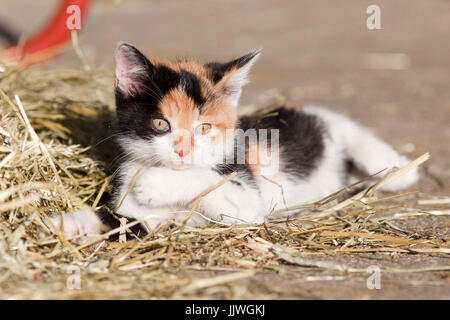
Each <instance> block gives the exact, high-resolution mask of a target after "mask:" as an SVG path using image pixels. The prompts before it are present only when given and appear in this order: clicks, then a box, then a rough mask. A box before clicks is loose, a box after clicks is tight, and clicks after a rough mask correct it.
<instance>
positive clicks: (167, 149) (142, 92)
mask: <svg viewBox="0 0 450 320" xmlns="http://www.w3.org/2000/svg"><path fill="white" fill-rule="evenodd" d="M259 54H260V50H258V51H255V52H252V53H249V54H247V55H245V56H243V57H241V58H238V59H235V60H232V61H230V62H227V63H208V64H201V63H198V62H195V61H176V62H171V61H166V60H162V59H158V58H146V57H145V56H144V55H143V54H142V53H140V52H139V51H138V50H137V49H136V48H135V47H133V46H131V45H129V44H126V43H121V44H119V46H118V48H117V51H116V82H115V94H116V105H117V116H118V121H119V130H120V132H121V138H120V140H121V142H122V145H123V147H124V148H125V151H126V152H127V153H128V154H129V155H130V156H131V157H132V158H133V159H135V160H139V161H142V162H146V163H149V164H150V163H151V164H158V165H162V166H167V167H170V168H174V169H183V168H186V167H191V166H214V165H215V164H217V163H220V162H221V161H222V160H223V157H224V152H226V150H227V149H228V148H231V147H233V142H232V138H233V137H232V135H230V132H232V131H233V129H234V128H235V126H236V123H237V112H236V108H237V104H238V100H239V97H240V95H241V92H242V86H243V85H244V84H246V83H247V75H248V72H249V70H250V67H251V66H252V64H253V63H254V62H255V61H256V58H257V57H258V56H259Z"/></svg>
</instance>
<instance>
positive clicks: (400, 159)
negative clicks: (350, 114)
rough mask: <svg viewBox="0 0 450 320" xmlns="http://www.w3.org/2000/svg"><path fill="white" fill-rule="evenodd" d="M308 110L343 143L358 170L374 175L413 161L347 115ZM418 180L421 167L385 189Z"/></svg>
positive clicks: (400, 187)
mask: <svg viewBox="0 0 450 320" xmlns="http://www.w3.org/2000/svg"><path fill="white" fill-rule="evenodd" d="M305 111H307V112H311V113H313V114H315V115H316V116H318V117H319V118H320V119H322V120H323V121H324V122H325V123H326V125H327V129H328V131H329V134H330V135H331V137H332V139H333V143H339V144H341V147H342V149H343V150H344V152H345V153H346V155H347V157H348V160H350V161H351V162H352V163H353V164H354V165H355V166H356V168H357V169H358V170H361V171H363V172H365V173H367V174H369V175H372V174H375V173H377V172H380V171H382V170H384V169H390V168H392V167H398V168H401V167H403V166H405V165H406V164H408V163H409V162H410V159H408V158H407V157H405V156H402V155H400V154H399V153H398V152H397V151H395V150H394V149H393V148H392V147H391V146H390V145H388V144H387V143H386V142H384V141H382V140H381V139H379V138H378V137H376V136H375V135H374V134H373V133H372V132H370V131H369V130H368V129H367V128H364V127H362V126H360V125H359V124H357V123H355V122H353V121H351V120H350V119H348V118H346V117H344V116H343V115H340V114H337V113H335V112H332V111H330V110H327V109H322V108H316V107H307V108H305ZM418 180H419V172H418V169H417V168H414V169H413V170H411V171H409V172H408V173H405V174H404V175H402V176H400V177H398V178H397V179H395V180H393V181H392V182H390V183H388V184H386V185H385V186H383V187H382V188H381V190H382V191H392V192H394V191H398V190H401V189H406V188H408V187H410V186H412V185H413V184H415V183H416V182H417V181H418Z"/></svg>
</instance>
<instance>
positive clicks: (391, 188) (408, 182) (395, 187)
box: [380, 156, 419, 192]
mask: <svg viewBox="0 0 450 320" xmlns="http://www.w3.org/2000/svg"><path fill="white" fill-rule="evenodd" d="M410 162H411V160H410V159H408V158H407V157H404V156H399V158H398V160H397V161H396V163H395V164H393V165H392V166H396V167H398V168H402V167H404V166H406V165H407V164H408V163H410ZM392 166H391V167H392ZM417 181H419V170H418V168H417V167H415V168H414V169H412V170H411V171H409V172H407V173H405V174H403V175H401V176H400V177H398V178H396V179H395V180H392V181H391V182H389V183H388V184H386V185H385V186H383V187H382V188H380V190H381V191H387V192H396V191H399V190H402V189H406V188H409V187H411V186H412V185H413V184H415V183H416V182H417Z"/></svg>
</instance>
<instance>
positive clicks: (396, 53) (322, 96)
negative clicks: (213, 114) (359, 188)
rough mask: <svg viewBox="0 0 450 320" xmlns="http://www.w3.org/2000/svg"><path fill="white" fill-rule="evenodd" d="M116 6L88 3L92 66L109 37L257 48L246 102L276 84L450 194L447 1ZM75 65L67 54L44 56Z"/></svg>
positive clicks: (213, 50) (220, 52) (388, 260)
mask: <svg viewBox="0 0 450 320" xmlns="http://www.w3.org/2000/svg"><path fill="white" fill-rule="evenodd" d="M123 2H124V3H123V4H122V5H121V6H119V7H118V8H117V9H116V10H115V11H113V13H112V14H111V16H109V17H108V19H107V20H106V22H105V23H104V24H101V25H100V27H96V26H95V23H96V21H98V20H99V17H100V16H101V15H102V13H104V12H105V8H107V7H108V6H107V5H106V3H107V2H106V1H103V2H100V3H97V4H96V5H95V7H94V10H93V13H92V14H91V16H90V21H89V23H88V25H87V26H86V28H85V33H84V35H87V36H88V37H87V38H86V39H85V43H84V45H83V47H84V49H85V50H86V53H87V55H88V60H89V61H90V63H91V64H92V65H94V66H96V67H104V68H111V67H112V63H113V60H112V59H113V50H114V47H115V45H116V43H117V41H119V40H123V41H127V42H131V43H133V44H135V45H136V46H137V47H139V48H140V49H142V51H144V52H145V53H148V54H151V55H162V56H166V57H180V56H190V57H197V58H198V59H200V60H201V61H209V60H213V59H217V60H225V59H230V58H232V57H236V56H239V55H241V54H244V53H246V52H247V51H250V50H252V49H254V48H259V47H263V48H264V51H263V55H262V57H261V59H260V60H259V61H258V63H257V64H256V65H255V67H254V71H253V74H252V83H251V84H250V85H249V86H248V88H247V89H246V90H245V93H244V96H243V103H244V104H248V103H251V102H252V101H254V99H255V97H256V96H257V95H259V94H262V93H264V92H266V91H267V90H269V89H274V88H275V89H278V90H279V91H280V92H282V93H283V94H284V95H286V96H287V97H288V99H289V101H290V102H292V103H298V104H302V105H304V104H308V103H314V104H320V105H327V106H329V107H330V108H332V109H335V110H338V111H340V112H342V113H344V114H346V115H349V116H350V117H352V118H354V119H357V120H359V121H360V122H361V123H363V124H365V125H367V126H369V127H371V128H373V129H374V130H375V131H376V132H377V133H378V134H379V135H380V136H381V137H383V138H384V139H386V140H387V141H389V142H390V143H392V144H393V145H394V146H395V147H396V148H397V149H398V150H400V151H402V152H403V153H407V154H409V155H410V157H415V156H418V155H420V154H422V153H424V152H426V151H430V152H431V155H432V159H431V160H430V161H429V163H428V164H427V165H426V166H425V167H424V169H423V170H422V181H421V183H420V184H419V186H418V187H417V188H418V189H419V190H420V191H422V192H425V193H430V194H433V195H436V194H441V195H450V90H449V89H450V2H449V1H444V0H433V1H431V0H430V1H422V0H398V1H389V0H383V1H382V0H377V1H372V0H371V1H365V0H347V1H345V2H342V1H334V0H328V1H314V0H305V1H286V0H284V1H267V0H246V1H236V0H230V1H218V0H208V1H172V0H171V1H167V0H166V1H156V0H154V1H143V0H140V1H137V0H135V1H130V0H127V1H123ZM53 3H55V1H48V2H46V1H42V2H41V1H39V2H37V1H25V0H17V1H16V0H0V6H6V8H7V9H6V10H0V17H1V18H5V17H6V18H8V19H9V21H11V22H14V23H16V24H20V27H21V28H22V30H26V29H28V30H31V29H32V27H33V26H34V25H37V24H38V23H39V22H40V21H42V20H43V17H44V16H45V14H46V13H48V12H50V11H51V9H49V8H46V7H47V6H48V7H51V5H52V4H53ZM375 3H376V4H378V5H380V7H381V24H382V29H381V30H368V29H367V28H366V18H367V14H366V8H367V6H368V5H370V4H375ZM24 4H26V5H27V10H23V8H24ZM35 12H38V13H39V14H38V15H37V16H36V15H35V14H34V13H35ZM25 22H26V23H25ZM79 65H80V64H79V61H78V59H77V58H76V56H75V55H74V53H72V52H68V53H66V54H65V55H63V56H61V57H59V58H58V59H57V60H55V61H52V62H51V63H50V64H48V66H49V67H54V66H77V67H79ZM425 169H426V170H425ZM407 224H408V227H410V228H416V229H417V230H429V231H430V232H438V231H439V232H442V233H443V236H444V237H445V238H449V231H448V219H447V220H446V219H445V218H442V219H438V220H436V221H434V220H433V221H431V220H427V221H424V220H420V219H412V220H411V221H410V222H408V223H407ZM339 259H341V260H343V261H345V262H346V263H349V264H352V265H360V266H365V265H368V264H372V262H373V260H376V261H378V263H380V264H381V265H383V266H391V265H394V266H397V267H408V266H417V267H426V266H433V265H449V264H450V263H449V257H448V256H442V255H440V256H430V255H406V256H396V257H395V258H394V257H393V256H391V255H375V254H361V255H351V256H345V255H343V256H340V257H339ZM267 277H268V276H261V277H260V279H258V281H261V282H262V283H264V284H265V285H266V286H268V287H271V288H272V287H275V288H276V289H274V290H277V291H280V290H281V291H284V292H285V297H286V298H385V299H391V298H446V299H448V298H450V284H449V275H448V273H434V274H427V275H421V276H409V277H410V278H409V280H408V281H407V282H406V283H408V284H405V283H403V284H400V283H399V282H398V281H400V280H401V279H404V277H406V276H402V277H403V278H402V277H400V276H398V275H397V276H396V275H388V276H386V277H387V278H386V279H388V280H389V279H390V280H389V281H388V283H389V284H388V285H387V286H386V287H383V289H382V290H378V291H369V290H367V289H366V287H365V284H364V282H362V281H358V280H355V282H345V283H342V282H339V281H316V282H308V283H306V282H305V283H300V282H302V279H304V277H305V275H303V274H302V275H294V276H292V275H288V276H286V275H284V276H269V278H267ZM295 279H297V282H298V285H297V284H295V283H296V282H295V281H296V280H295ZM438 279H439V280H443V279H444V280H445V279H446V283H447V285H446V286H435V285H433V281H436V280H438ZM293 283H294V284H295V285H294V284H293Z"/></svg>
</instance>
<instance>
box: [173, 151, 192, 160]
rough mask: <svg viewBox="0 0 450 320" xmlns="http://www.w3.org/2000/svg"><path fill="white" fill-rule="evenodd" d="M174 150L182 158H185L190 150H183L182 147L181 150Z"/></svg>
mask: <svg viewBox="0 0 450 320" xmlns="http://www.w3.org/2000/svg"><path fill="white" fill-rule="evenodd" d="M174 152H175V153H176V154H178V156H179V157H180V158H183V157H184V156H185V155H187V154H188V153H189V151H186V150H183V149H180V150H174Z"/></svg>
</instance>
